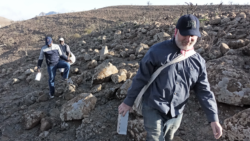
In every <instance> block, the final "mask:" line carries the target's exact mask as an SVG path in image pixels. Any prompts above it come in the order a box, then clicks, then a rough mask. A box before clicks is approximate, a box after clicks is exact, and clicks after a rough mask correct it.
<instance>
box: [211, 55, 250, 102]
mask: <svg viewBox="0 0 250 141" xmlns="http://www.w3.org/2000/svg"><path fill="white" fill-rule="evenodd" d="M248 59H250V58H249V57H248V58H247V57H246V56H241V55H229V54H228V55H226V56H223V57H221V58H219V59H216V60H212V61H209V62H207V70H208V79H209V82H210V84H211V90H212V91H213V92H214V94H215V96H216V100H217V101H219V102H222V103H226V104H230V105H236V106H241V105H249V102H250V80H249V77H248V74H247V73H246V72H245V70H244V66H245V62H246V60H248Z"/></svg>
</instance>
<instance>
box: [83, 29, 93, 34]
mask: <svg viewBox="0 0 250 141" xmlns="http://www.w3.org/2000/svg"><path fill="white" fill-rule="evenodd" d="M92 31H93V30H92V29H90V28H85V29H84V32H85V33H86V34H90V33H91V32H92Z"/></svg>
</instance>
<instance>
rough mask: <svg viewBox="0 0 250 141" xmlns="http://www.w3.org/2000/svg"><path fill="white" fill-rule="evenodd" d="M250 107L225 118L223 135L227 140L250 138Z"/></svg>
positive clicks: (238, 140) (247, 140)
mask: <svg viewBox="0 0 250 141" xmlns="http://www.w3.org/2000/svg"><path fill="white" fill-rule="evenodd" d="M249 117H250V108H248V109H246V110H243V111H241V112H239V113H238V114H236V115H234V116H233V117H230V118H227V119H226V120H224V128H223V129H224V133H223V136H224V137H225V138H226V139H227V141H236V140H237V141H249V140H250V118H249Z"/></svg>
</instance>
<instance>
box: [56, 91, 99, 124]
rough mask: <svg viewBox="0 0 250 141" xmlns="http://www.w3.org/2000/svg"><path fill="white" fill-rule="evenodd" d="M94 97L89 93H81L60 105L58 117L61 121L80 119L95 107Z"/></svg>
mask: <svg viewBox="0 0 250 141" xmlns="http://www.w3.org/2000/svg"><path fill="white" fill-rule="evenodd" d="M96 101H97V99H96V97H95V96H94V95H92V94H91V93H82V94H80V95H78V96H77V97H75V98H73V99H71V100H70V101H68V102H67V103H65V104H64V105H63V106H62V110H61V113H60V118H61V120H62V121H70V120H80V119H83V118H84V117H85V116H88V115H89V114H90V112H91V110H93V109H94V108H95V104H96Z"/></svg>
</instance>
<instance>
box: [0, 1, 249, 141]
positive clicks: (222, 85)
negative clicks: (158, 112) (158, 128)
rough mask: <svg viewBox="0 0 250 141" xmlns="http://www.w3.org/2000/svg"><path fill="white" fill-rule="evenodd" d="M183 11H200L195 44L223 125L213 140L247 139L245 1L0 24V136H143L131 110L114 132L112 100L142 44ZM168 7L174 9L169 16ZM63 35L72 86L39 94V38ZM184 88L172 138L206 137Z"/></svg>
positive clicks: (112, 140)
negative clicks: (72, 59) (124, 129)
mask: <svg viewBox="0 0 250 141" xmlns="http://www.w3.org/2000/svg"><path fill="white" fill-rule="evenodd" d="M182 9H184V10H187V9H188V11H189V12H190V11H191V12H192V11H193V12H194V14H195V15H196V16H197V17H199V19H200V22H201V28H200V30H201V33H202V37H201V38H200V39H199V40H198V42H197V45H196V46H195V50H196V51H197V52H198V53H200V54H201V55H202V56H203V57H204V58H205V60H206V61H207V71H208V78H209V82H210V84H211V89H212V91H213V92H214V93H215V96H216V100H217V102H218V108H219V118H220V122H221V124H222V125H223V129H224V130H223V132H224V134H223V137H222V138H221V139H219V140H221V141H235V140H240V141H248V140H250V136H249V135H250V126H249V125H250V118H249V117H250V112H249V108H250V107H249V105H250V104H249V103H250V80H249V78H250V63H249V62H250V61H249V59H250V30H249V29H250V27H249V25H250V24H249V22H250V10H249V7H248V6H234V5H232V6H231V5H230V6H221V7H219V6H198V7H196V11H194V9H195V7H193V6H144V7H143V6H121V7H107V8H103V9H97V10H91V11H86V12H78V13H68V14H58V15H51V16H43V17H36V18H34V19H31V20H27V21H23V22H19V23H14V24H12V25H9V26H7V27H4V28H1V29H0V57H1V62H0V65H1V67H0V68H1V69H0V139H1V141H12V140H25V141H43V140H51V141H52V140H53V141H59V140H60V141H62V140H63V141H72V140H75V141H82V140H84V141H85V140H86V141H118V140H119V141H128V140H131V141H143V140H145V135H146V133H145V130H144V128H143V124H142V123H143V119H142V117H140V116H138V115H137V114H136V113H134V112H132V113H130V117H129V126H128V135H127V136H124V135H118V134H117V133H116V124H117V117H118V110H117V108H118V105H119V104H120V103H121V102H122V101H123V99H124V98H125V96H126V94H127V89H128V88H129V86H130V85H131V82H132V78H133V77H134V75H135V74H136V72H137V70H138V67H139V62H140V60H141V59H142V58H143V56H144V55H145V53H146V52H147V51H148V49H149V48H150V47H151V46H152V45H153V44H156V43H158V42H162V41H164V40H168V39H171V37H172V35H173V32H174V29H175V24H176V21H177V19H178V18H179V16H180V15H181V14H182V13H183V12H184V11H183V10H182ZM173 13H174V14H173ZM46 35H51V36H52V37H53V39H54V42H55V43H57V42H58V38H59V37H64V38H65V41H66V43H67V44H69V45H70V47H71V50H72V52H73V53H74V54H75V56H76V58H77V62H76V63H75V64H74V65H73V66H71V72H70V78H71V79H72V80H73V84H66V83H60V79H61V76H60V75H57V76H56V82H55V85H56V94H55V96H56V97H55V98H54V99H49V98H48V93H49V88H48V82H47V81H48V75H47V69H46V64H45V63H43V66H42V70H41V71H42V79H41V81H35V80H34V78H35V75H36V73H35V71H36V69H37V68H36V64H37V59H38V56H39V52H40V49H41V47H42V46H43V45H44V41H43V39H44V37H45V36H46ZM198 105H199V103H198V101H197V99H196V98H195V95H194V93H193V92H191V94H190V99H189V102H188V104H187V106H186V109H185V111H184V117H183V121H182V124H181V127H180V129H179V130H178V131H177V133H176V137H175V141H215V139H214V137H213V133H212V131H211V127H210V125H209V124H208V122H207V120H206V117H205V115H204V112H203V111H202V109H201V107H200V106H198Z"/></svg>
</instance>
